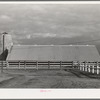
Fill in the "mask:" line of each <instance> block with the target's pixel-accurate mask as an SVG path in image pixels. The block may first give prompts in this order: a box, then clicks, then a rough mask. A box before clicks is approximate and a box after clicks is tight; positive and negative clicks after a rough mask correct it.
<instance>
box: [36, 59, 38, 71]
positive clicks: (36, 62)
mask: <svg viewBox="0 0 100 100" xmlns="http://www.w3.org/2000/svg"><path fill="white" fill-rule="evenodd" d="M36 69H37V70H38V61H36Z"/></svg>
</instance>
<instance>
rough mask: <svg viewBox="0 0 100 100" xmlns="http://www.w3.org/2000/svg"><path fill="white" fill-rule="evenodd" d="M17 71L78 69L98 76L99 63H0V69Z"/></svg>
mask: <svg viewBox="0 0 100 100" xmlns="http://www.w3.org/2000/svg"><path fill="white" fill-rule="evenodd" d="M1 66H3V68H7V69H10V68H12V69H13V68H17V69H28V68H33V69H34V68H35V69H42V68H44V67H45V68H47V69H52V68H55V69H78V70H80V71H84V72H88V73H94V74H100V62H86V61H84V62H79V61H23V60H22V61H21V60H20V61H15V60H12V61H0V67H1Z"/></svg>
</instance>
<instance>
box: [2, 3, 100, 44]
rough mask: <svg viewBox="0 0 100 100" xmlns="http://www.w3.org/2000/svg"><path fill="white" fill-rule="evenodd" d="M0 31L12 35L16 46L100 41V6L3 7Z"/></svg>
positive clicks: (22, 5)
mask: <svg viewBox="0 0 100 100" xmlns="http://www.w3.org/2000/svg"><path fill="white" fill-rule="evenodd" d="M0 31H1V32H0V33H2V32H8V33H9V34H10V35H11V36H12V38H13V42H14V44H27V42H29V41H30V42H29V43H30V44H32V42H33V41H32V40H34V41H35V40H36V41H37V40H40V39H43V40H41V41H44V39H48V38H49V39H50V38H51V39H52V38H54V39H57V38H59V39H62V40H63V38H64V39H65V38H66V39H73V38H77V37H81V38H82V37H89V38H90V39H99V38H100V5H99V4H0ZM87 39H88V38H87ZM23 41H24V42H23ZM41 41H40V42H41ZM48 42H49V41H48Z"/></svg>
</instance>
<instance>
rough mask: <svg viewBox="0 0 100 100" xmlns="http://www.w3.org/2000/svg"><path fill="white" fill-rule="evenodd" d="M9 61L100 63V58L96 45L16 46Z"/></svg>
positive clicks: (9, 55) (8, 58) (9, 56)
mask: <svg viewBox="0 0 100 100" xmlns="http://www.w3.org/2000/svg"><path fill="white" fill-rule="evenodd" d="M7 60H37V61H100V56H99V53H98V51H97V49H96V47H95V46H94V45H20V46H17V45H15V46H13V48H12V51H11V53H9V54H8V57H7Z"/></svg>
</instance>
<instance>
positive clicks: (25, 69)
mask: <svg viewBox="0 0 100 100" xmlns="http://www.w3.org/2000/svg"><path fill="white" fill-rule="evenodd" d="M24 69H25V70H26V61H24Z"/></svg>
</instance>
